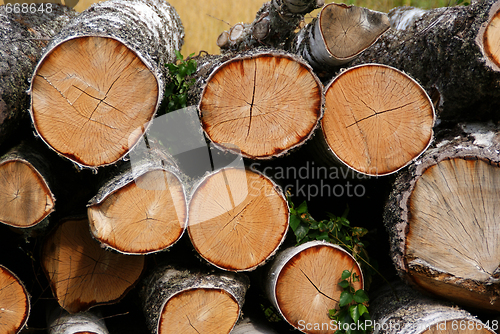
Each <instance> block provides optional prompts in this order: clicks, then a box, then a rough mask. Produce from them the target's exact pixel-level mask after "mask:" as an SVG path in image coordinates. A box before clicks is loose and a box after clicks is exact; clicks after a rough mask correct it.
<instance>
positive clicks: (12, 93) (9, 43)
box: [0, 4, 77, 144]
mask: <svg viewBox="0 0 500 334" xmlns="http://www.w3.org/2000/svg"><path fill="white" fill-rule="evenodd" d="M44 5H45V4H44ZM44 5H37V7H36V9H39V8H40V6H42V7H41V8H42V9H47V7H44ZM7 8H8V7H6V6H0V144H2V143H3V142H4V141H5V140H6V139H7V138H8V137H9V136H10V135H11V134H13V133H14V131H15V130H16V129H17V128H18V126H19V124H20V123H22V122H23V121H26V124H28V120H29V113H28V109H29V95H28V94H26V91H27V90H28V88H29V82H28V81H29V79H30V78H31V75H32V74H33V70H34V69H35V66H36V63H37V62H38V60H39V59H40V56H41V54H42V49H43V48H44V47H45V46H47V44H48V43H49V41H50V39H51V38H52V37H53V36H54V35H55V34H56V33H57V32H58V31H59V30H60V29H61V28H62V27H63V26H64V25H66V24H67V23H68V22H69V21H70V20H71V18H74V17H75V16H76V15H77V13H76V12H75V11H74V10H71V9H69V8H68V7H65V6H62V5H59V4H50V7H49V8H50V11H49V10H46V11H44V12H43V14H40V13H39V12H38V11H35V12H34V13H33V12H31V11H29V12H28V13H17V14H16V13H14V12H13V11H12V12H10V13H8V12H7ZM11 9H12V7H11Z"/></svg>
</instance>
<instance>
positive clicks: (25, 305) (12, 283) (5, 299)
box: [0, 265, 31, 334]
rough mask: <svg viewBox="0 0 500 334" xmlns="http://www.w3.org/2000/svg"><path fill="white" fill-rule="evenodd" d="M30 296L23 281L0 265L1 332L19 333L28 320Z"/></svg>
mask: <svg viewBox="0 0 500 334" xmlns="http://www.w3.org/2000/svg"><path fill="white" fill-rule="evenodd" d="M30 308H31V304H30V296H29V294H28V292H27V291H26V288H25V287H24V285H23V283H22V282H21V281H20V280H19V278H18V277H17V276H16V275H15V274H14V273H12V272H11V271H10V270H9V269H7V268H5V267H4V266H2V265H0V319H1V321H0V333H9V334H10V333H13V334H16V333H19V332H20V331H21V330H22V329H23V327H24V326H25V325H26V323H27V322H28V317H29V314H30Z"/></svg>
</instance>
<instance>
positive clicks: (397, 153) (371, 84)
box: [314, 64, 435, 176]
mask: <svg viewBox="0 0 500 334" xmlns="http://www.w3.org/2000/svg"><path fill="white" fill-rule="evenodd" d="M325 91H326V92H325V100H326V101H325V113H324V117H323V119H322V120H321V130H322V136H321V135H319V136H315V138H314V140H315V144H316V147H317V149H315V151H314V152H315V155H316V156H317V158H318V159H319V160H322V161H324V162H326V163H327V164H329V165H338V164H339V163H340V164H341V165H343V166H348V167H349V168H351V169H353V170H355V171H356V172H358V173H361V174H364V175H370V176H381V175H388V174H391V173H394V172H396V171H398V170H400V169H401V168H403V167H405V166H407V165H408V164H409V163H410V162H411V161H413V160H414V159H416V158H417V157H418V156H420V155H421V154H422V153H423V152H424V151H425V150H426V149H427V147H428V146H429V145H430V143H431V141H432V139H433V126H434V121H435V114H434V107H433V105H432V102H431V100H430V98H429V97H428V95H427V94H426V92H425V91H424V90H423V89H422V87H421V86H420V85H419V84H418V83H417V82H416V81H415V80H413V79H412V78H410V77H409V76H407V75H406V74H404V73H402V72H401V71H399V70H397V69H395V68H392V67H389V66H385V65H380V64H365V65H360V66H355V67H351V68H349V69H347V70H346V71H343V72H342V73H340V74H339V75H338V76H337V77H336V78H334V79H333V80H332V81H331V82H330V83H329V84H328V85H327V86H326V90H325Z"/></svg>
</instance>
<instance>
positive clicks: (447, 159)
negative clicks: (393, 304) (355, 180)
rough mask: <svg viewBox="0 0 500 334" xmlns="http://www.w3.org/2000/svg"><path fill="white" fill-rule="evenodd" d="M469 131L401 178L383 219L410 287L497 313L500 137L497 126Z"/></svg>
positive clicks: (444, 143)
mask: <svg viewBox="0 0 500 334" xmlns="http://www.w3.org/2000/svg"><path fill="white" fill-rule="evenodd" d="M462 129H463V131H462V133H461V134H460V135H458V136H457V135H456V133H455V134H454V135H453V136H452V137H450V138H447V139H444V140H442V141H441V142H440V143H438V144H437V145H435V147H433V148H432V149H429V150H428V151H427V152H426V153H425V154H424V155H423V156H422V157H421V158H419V159H418V160H417V161H416V162H415V164H412V165H411V166H410V168H409V169H408V170H406V171H405V172H404V173H402V174H401V175H400V176H399V177H398V178H397V180H396V182H395V186H394V189H393V191H392V193H391V195H390V197H389V201H388V203H387V206H386V210H385V214H384V220H385V224H386V227H387V230H388V233H389V235H390V240H391V254H392V257H393V260H394V263H395V265H396V268H397V269H398V272H399V274H400V276H402V277H403V278H404V279H405V280H407V281H408V282H410V283H412V284H413V285H414V286H416V287H419V288H420V289H422V290H425V291H428V292H430V293H433V294H436V295H438V296H440V297H443V298H447V299H449V300H452V301H455V302H456V303H458V304H461V305H466V306H468V307H471V308H477V309H483V310H490V311H491V310H493V311H498V310H499V309H500V300H499V296H500V280H499V275H498V272H499V271H500V270H499V269H498V268H499V263H500V259H499V258H498V249H499V245H498V240H499V238H500V235H499V231H498V229H497V228H496V224H497V222H496V219H495V218H494V217H497V216H498V212H497V211H498V205H496V203H497V202H498V200H499V198H498V193H499V191H498V189H499V188H500V168H499V162H500V159H499V158H498V153H496V152H498V149H499V148H500V145H499V144H498V143H499V141H498V140H499V138H500V136H499V135H498V133H499V132H498V129H496V128H495V127H494V126H486V127H485V126H482V125H481V126H476V125H474V126H472V125H467V126H463V127H462ZM450 194H453V195H452V196H451V195H450Z"/></svg>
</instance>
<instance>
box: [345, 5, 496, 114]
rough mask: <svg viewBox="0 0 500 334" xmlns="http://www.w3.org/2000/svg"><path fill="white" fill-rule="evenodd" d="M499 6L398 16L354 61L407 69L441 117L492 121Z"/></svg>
mask: <svg viewBox="0 0 500 334" xmlns="http://www.w3.org/2000/svg"><path fill="white" fill-rule="evenodd" d="M499 9H500V2H498V1H496V0H487V1H475V2H473V3H472V4H471V5H469V6H455V7H446V8H438V9H432V10H428V11H426V12H425V13H423V14H422V12H415V11H414V12H413V13H414V14H415V15H416V17H415V16H413V18H412V17H411V16H404V15H402V16H401V17H402V18H403V20H396V19H393V24H394V26H395V27H396V28H398V27H399V28H404V29H391V30H390V31H388V32H387V33H386V34H384V35H383V36H382V37H381V38H380V39H379V40H378V41H377V42H376V43H375V44H374V45H373V46H372V47H370V48H369V49H367V50H366V51H365V52H364V53H363V54H362V55H361V56H360V57H359V58H358V59H356V60H355V61H354V62H353V64H360V63H371V62H376V63H382V64H387V65H390V66H394V67H396V68H398V69H400V70H402V71H404V72H406V73H407V74H409V75H410V76H412V77H413V78H415V79H416V80H417V81H419V82H420V83H421V84H422V86H423V87H424V88H425V89H426V91H427V92H428V93H429V95H430V96H435V98H433V100H435V101H436V103H437V104H438V107H437V110H438V115H439V118H441V119H443V120H452V121H457V120H459V119H464V120H465V119H468V120H479V119H488V118H493V119H496V120H497V119H498V113H497V110H498V107H499V102H498V101H499V100H500V99H499V97H500V89H499V87H500V86H499V82H500V72H499V70H500V66H499V60H498V59H499V54H498V52H499V51H498V50H499V49H498V48H497V45H498V35H499V34H498V32H497V31H498V29H499V28H498V27H499V25H498V24H497V20H498V15H499V14H498V10H499ZM391 16H393V17H396V16H400V15H399V14H398V12H395V13H393V15H391ZM398 22H401V23H400V24H399V23H398ZM412 22H413V24H411V23H412Z"/></svg>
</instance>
